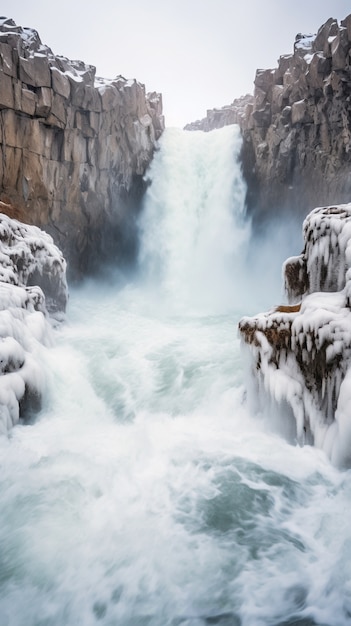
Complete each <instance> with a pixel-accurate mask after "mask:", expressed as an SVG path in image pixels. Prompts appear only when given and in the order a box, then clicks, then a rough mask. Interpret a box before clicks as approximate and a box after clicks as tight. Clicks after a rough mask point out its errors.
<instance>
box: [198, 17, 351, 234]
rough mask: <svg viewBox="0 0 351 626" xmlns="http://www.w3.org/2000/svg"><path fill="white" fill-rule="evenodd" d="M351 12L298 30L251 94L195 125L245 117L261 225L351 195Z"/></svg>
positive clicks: (245, 158)
mask: <svg viewBox="0 0 351 626" xmlns="http://www.w3.org/2000/svg"><path fill="white" fill-rule="evenodd" d="M350 52H351V15H349V16H348V17H346V18H345V19H344V20H343V21H342V22H341V23H340V24H339V23H338V22H337V20H335V19H333V18H330V19H329V20H328V21H327V22H326V23H325V24H323V25H322V26H321V27H320V29H319V30H318V33H317V34H316V35H302V34H298V35H297V36H296V40H295V43H294V47H293V52H292V53H291V54H285V55H283V56H281V57H280V58H279V61H278V67H276V68H274V69H259V70H257V72H256V76H255V80H254V96H253V99H252V101H251V102H250V101H246V97H245V98H244V99H243V100H242V102H240V99H239V100H237V101H235V102H236V105H235V107H234V108H235V111H233V112H232V113H231V114H229V111H231V109H232V108H233V107H232V106H229V107H224V109H222V110H218V111H209V112H208V115H207V118H206V119H205V120H202V121H200V122H195V123H194V124H190V125H188V126H187V127H186V128H188V129H196V128H201V129H202V130H211V129H212V128H217V127H218V124H222V123H223V124H227V123H230V124H231V123H234V122H237V123H238V124H239V125H240V128H241V132H242V135H243V140H244V141H243V149H242V155H241V158H242V166H243V173H244V176H245V179H246V181H247V184H248V198H247V200H248V210H249V212H251V214H252V216H253V220H254V226H255V222H256V225H260V224H262V223H263V222H264V221H265V219H266V218H270V217H272V215H277V214H278V215H279V214H280V213H282V212H284V211H285V212H286V211H289V212H293V213H294V214H297V215H298V216H299V217H305V216H306V214H307V213H308V211H310V210H311V209H313V207H315V206H316V205H318V204H325V203H326V204H331V203H340V202H348V201H349V199H350V197H351V176H350V169H351V56H350Z"/></svg>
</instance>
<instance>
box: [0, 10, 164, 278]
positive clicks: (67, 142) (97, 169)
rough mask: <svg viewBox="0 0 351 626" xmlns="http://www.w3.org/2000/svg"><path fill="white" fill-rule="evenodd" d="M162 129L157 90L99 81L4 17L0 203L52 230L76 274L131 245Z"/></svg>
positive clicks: (0, 36)
mask: <svg viewBox="0 0 351 626" xmlns="http://www.w3.org/2000/svg"><path fill="white" fill-rule="evenodd" d="M163 128H164V120H163V116H162V101H161V96H160V95H159V94H157V93H151V94H147V95H146V94H145V88H144V86H143V85H141V84H140V83H138V82H137V81H135V80H126V79H125V78H123V77H122V76H118V77H117V78H115V79H113V80H103V79H101V78H97V77H96V76H95V68H94V67H92V66H88V65H85V64H84V63H82V62H81V61H69V60H68V59H66V58H64V57H59V56H55V55H54V54H53V53H52V51H51V50H50V48H48V47H47V46H45V45H43V44H42V43H41V40H40V38H39V36H38V33H37V32H36V31H35V30H32V29H28V28H21V27H19V26H16V24H15V23H14V22H13V21H12V20H11V19H6V18H0V149H1V154H0V157H1V158H0V200H2V201H3V202H4V203H6V204H7V205H8V206H10V207H12V208H11V210H10V213H9V214H10V216H11V217H13V216H16V217H19V218H20V219H22V220H23V221H27V222H29V223H32V224H36V225H38V226H40V227H42V228H44V229H45V230H46V231H48V232H49V233H50V234H52V236H53V237H54V239H55V241H56V242H57V243H58V245H59V246H60V247H61V249H62V250H63V252H64V254H65V256H66V257H67V259H68V261H69V264H70V267H71V271H72V272H73V273H75V274H79V273H82V272H85V271H87V270H89V269H92V268H93V267H94V266H95V264H96V262H97V260H98V259H99V258H100V259H101V258H102V259H103V258H110V257H115V258H118V256H119V254H121V250H122V249H123V246H124V248H125V251H126V250H127V251H128V246H133V245H134V243H135V242H134V240H133V236H134V230H133V222H134V219H135V210H136V207H137V205H138V201H139V200H140V196H141V194H142V191H143V184H144V183H143V180H142V177H143V174H144V173H145V170H146V167H147V165H148V164H149V162H150V160H151V158H152V155H153V152H154V149H155V145H156V141H157V139H158V138H159V137H160V135H161V133H162V131H163Z"/></svg>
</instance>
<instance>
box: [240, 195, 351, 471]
mask: <svg viewBox="0 0 351 626" xmlns="http://www.w3.org/2000/svg"><path fill="white" fill-rule="evenodd" d="M304 239H305V246H304V250H303V253H302V254H301V255H300V256H298V257H293V258H291V259H288V260H287V261H286V262H285V264H284V274H285V287H286V292H287V296H288V300H289V304H288V305H283V306H279V307H276V308H275V309H273V310H271V311H269V312H268V313H262V314H260V315H258V316H256V317H253V318H243V319H242V320H241V321H240V324H239V329H240V333H241V337H242V340H243V346H245V348H246V350H248V351H249V354H250V359H249V362H250V370H251V382H252V386H251V391H250V390H249V400H250V402H253V403H254V404H255V403H256V405H257V407H260V408H262V406H265V407H266V409H267V410H268V412H271V413H275V414H279V415H280V419H282V420H284V419H285V418H286V419H289V416H290V417H293V419H294V423H295V429H294V436H295V438H296V440H297V441H298V442H299V443H301V444H303V443H311V444H314V445H316V446H317V447H319V448H322V449H323V450H325V452H326V453H327V454H328V456H329V457H330V458H331V460H332V461H333V462H334V463H335V464H337V465H339V466H347V467H350V466H351V204H344V205H339V206H330V207H321V208H317V209H315V210H314V211H312V212H311V213H310V214H309V215H308V216H307V218H306V219H305V221H304Z"/></svg>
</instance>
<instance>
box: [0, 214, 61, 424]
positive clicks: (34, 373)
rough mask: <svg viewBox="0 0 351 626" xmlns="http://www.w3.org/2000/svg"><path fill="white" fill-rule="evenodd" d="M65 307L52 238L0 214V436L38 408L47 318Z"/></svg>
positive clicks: (47, 337)
mask: <svg viewBox="0 0 351 626" xmlns="http://www.w3.org/2000/svg"><path fill="white" fill-rule="evenodd" d="M66 302H67V283H66V262H65V260H64V258H63V256H62V254H61V252H60V251H59V250H58V248H57V247H56V246H55V245H54V244H53V241H52V239H51V237H50V236H49V235H47V234H46V233H44V232H43V231H41V230H40V229H39V228H36V227H35V226H27V225H25V224H21V223H20V222H18V221H17V220H11V219H10V218H9V217H7V216H6V215H3V214H0V433H6V432H8V430H9V429H11V428H12V427H13V426H15V425H16V424H18V423H19V421H20V420H21V419H25V418H26V417H28V416H29V415H30V413H31V411H32V410H34V409H37V408H38V407H39V406H40V401H41V397H42V394H43V391H44V387H45V373H44V367H43V364H42V357H43V351H44V350H45V346H48V345H50V344H51V342H52V318H50V314H52V315H54V316H56V317H57V316H60V315H62V313H63V312H64V310H65V307H66Z"/></svg>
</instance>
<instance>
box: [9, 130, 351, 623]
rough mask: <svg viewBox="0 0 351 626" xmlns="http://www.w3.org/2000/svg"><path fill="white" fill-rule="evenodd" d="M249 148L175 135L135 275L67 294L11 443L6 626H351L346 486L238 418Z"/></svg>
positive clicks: (331, 471)
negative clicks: (38, 395) (243, 172)
mask: <svg viewBox="0 0 351 626" xmlns="http://www.w3.org/2000/svg"><path fill="white" fill-rule="evenodd" d="M239 147H240V145H239V138H238V134H237V131H236V129H235V127H233V128H226V129H222V130H220V131H216V132H213V133H210V134H208V135H204V134H202V133H198V134H195V133H185V132H181V131H173V130H170V131H167V132H166V133H165V135H164V137H163V138H162V140H161V144H160V151H159V152H158V154H157V155H156V157H155V161H154V164H153V166H152V168H151V170H150V178H151V181H152V184H151V186H150V188H149V191H148V197H147V200H146V205H145V208H144V212H143V216H142V219H141V222H140V233H141V246H140V271H139V274H138V276H137V277H136V278H135V280H133V281H131V282H130V283H129V284H124V285H123V286H120V287H118V286H117V284H116V282H114V281H113V280H111V277H110V279H109V280H106V283H101V282H100V283H93V282H91V283H87V284H86V285H85V286H84V287H82V288H81V289H77V290H75V291H72V293H71V302H70V308H69V312H68V319H67V323H66V324H65V325H64V326H63V327H62V328H61V329H60V331H59V332H58V337H57V342H56V346H55V347H54V348H52V349H50V350H48V351H47V352H46V355H45V358H46V361H47V371H48V372H49V375H48V388H47V394H46V402H45V406H44V407H43V410H42V411H41V413H40V415H39V416H38V418H37V419H36V420H35V422H34V423H33V424H31V425H26V426H20V427H16V428H15V429H14V430H13V431H12V432H11V436H10V437H9V438H8V439H7V438H5V437H2V438H0V458H1V466H2V469H1V473H0V493H1V508H0V559H1V562H0V616H1V619H0V624H1V626H44V625H45V626H73V625H74V626H76V625H82V626H92V625H101V626H116V625H118V626H180V625H181V626H207V625H211V624H217V625H220V626H238V625H241V626H283V625H284V626H288V625H293V624H294V625H295V626H296V625H299V626H313V625H316V624H319V625H322V624H323V625H328V626H346V624H349V623H350V620H351V588H350V582H349V581H350V579H351V565H350V562H351V560H350V556H351V541H350V533H349V520H348V516H347V511H348V509H349V501H350V493H351V474H350V472H344V473H340V472H339V471H338V470H336V469H335V468H333V467H331V465H330V464H329V462H328V460H327V459H326V458H325V456H324V455H323V453H322V452H320V451H318V450H315V449H313V448H309V447H307V446H306V447H304V448H299V447H294V446H292V445H289V444H288V443H287V442H286V441H285V440H284V438H282V437H280V436H278V435H276V434H274V433H272V432H269V430H267V428H266V426H265V424H264V423H263V422H262V421H260V420H259V419H257V418H255V417H251V416H250V415H249V414H248V410H247V408H246V406H245V404H244V403H243V392H242V367H241V358H240V354H239V344H238V339H237V335H236V324H237V320H238V318H239V316H240V315H241V314H242V313H244V312H245V310H243V309H242V306H243V305H242V302H243V301H244V300H245V292H244V288H243V285H245V284H247V280H248V277H247V275H245V268H244V264H243V260H244V259H245V254H246V250H245V241H246V239H247V226H245V223H244V221H243V196H244V188H243V184H242V181H241V178H240V171H239V166H235V160H236V153H237V151H238V150H239ZM250 284H251V285H253V284H254V283H250ZM251 290H252V287H251ZM282 417H283V416H282Z"/></svg>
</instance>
